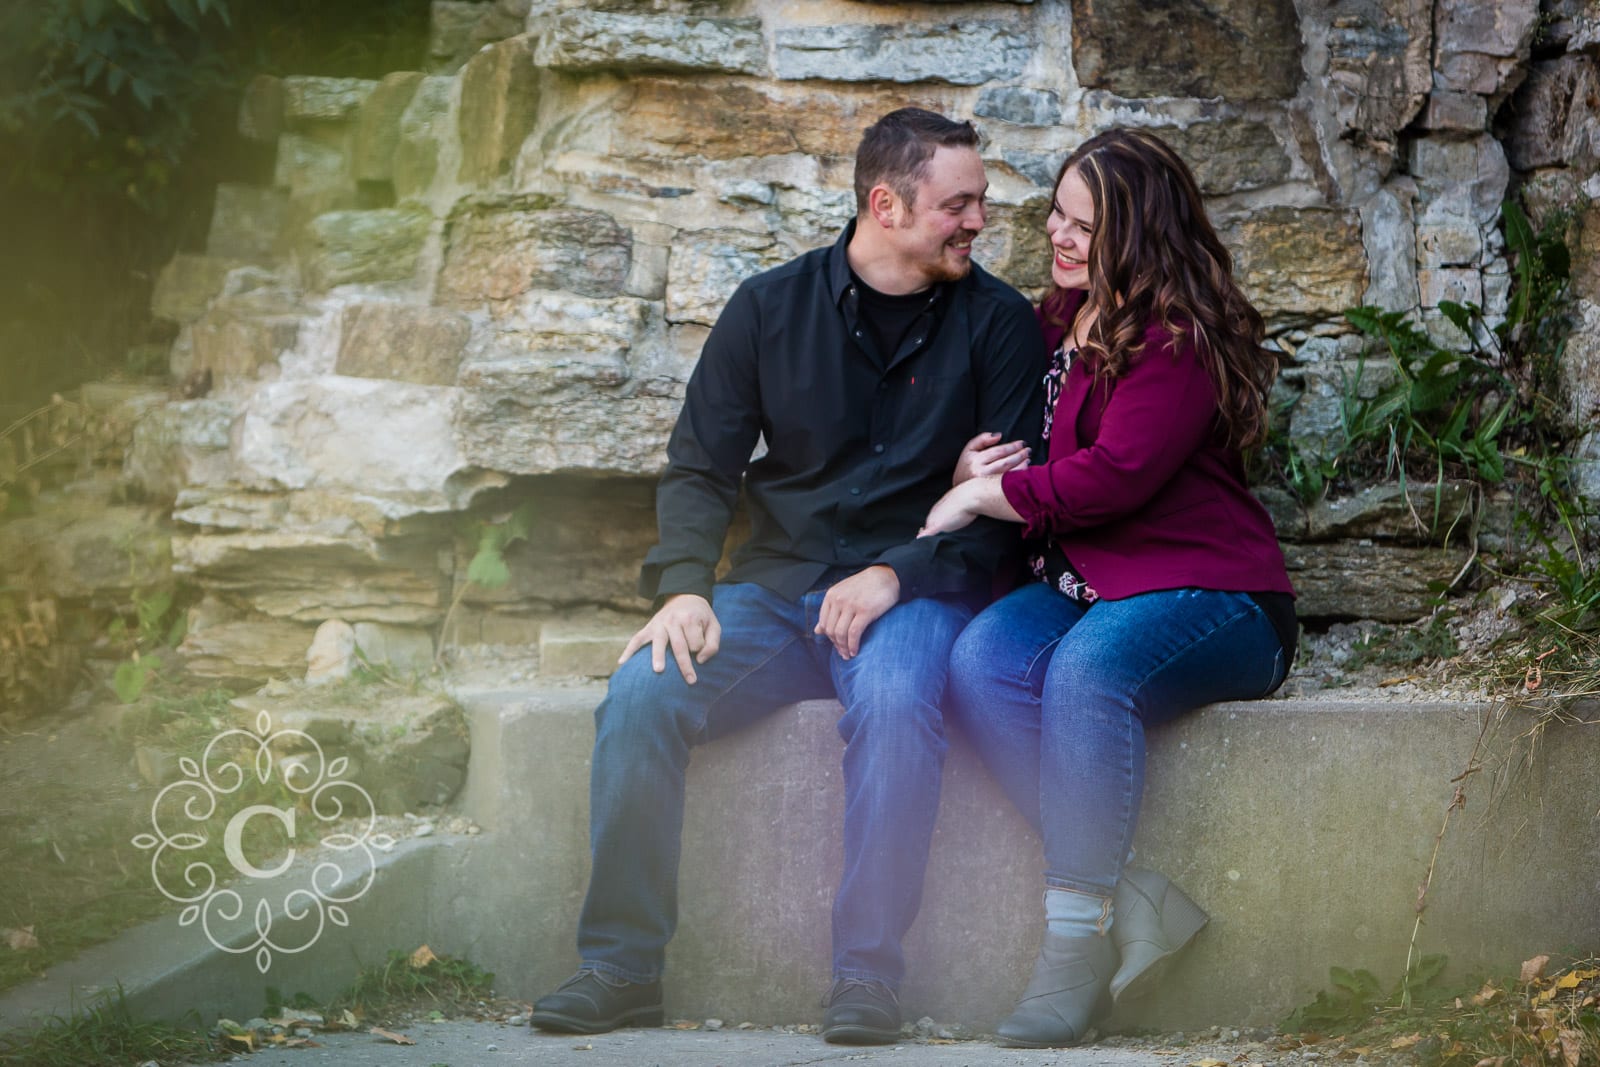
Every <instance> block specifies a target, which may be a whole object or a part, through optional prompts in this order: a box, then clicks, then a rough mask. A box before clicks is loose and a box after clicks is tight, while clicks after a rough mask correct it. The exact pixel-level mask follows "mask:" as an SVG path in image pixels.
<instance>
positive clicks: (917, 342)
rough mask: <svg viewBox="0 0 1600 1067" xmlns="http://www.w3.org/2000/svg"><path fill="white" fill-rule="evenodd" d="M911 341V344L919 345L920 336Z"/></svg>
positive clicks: (920, 341)
mask: <svg viewBox="0 0 1600 1067" xmlns="http://www.w3.org/2000/svg"><path fill="white" fill-rule="evenodd" d="M911 343H912V344H913V345H920V344H921V343H922V338H920V337H919V338H917V339H916V340H915V341H912V342H911Z"/></svg>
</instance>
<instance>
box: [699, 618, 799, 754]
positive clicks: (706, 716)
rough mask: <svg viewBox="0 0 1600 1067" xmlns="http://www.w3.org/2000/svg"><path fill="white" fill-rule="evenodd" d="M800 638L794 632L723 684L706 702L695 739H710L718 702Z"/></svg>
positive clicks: (702, 741) (701, 740)
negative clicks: (758, 660)
mask: <svg viewBox="0 0 1600 1067" xmlns="http://www.w3.org/2000/svg"><path fill="white" fill-rule="evenodd" d="M798 640H799V638H798V637H796V636H794V635H793V634H791V635H789V636H788V637H787V638H785V639H784V641H783V643H782V644H779V645H777V646H776V647H774V648H773V649H772V651H771V652H770V653H769V654H768V655H767V656H766V657H765V658H763V659H762V660H761V661H760V662H759V663H752V664H751V665H750V668H749V669H748V670H746V671H745V672H744V673H743V674H741V675H739V676H738V677H737V678H735V679H733V680H732V681H731V682H729V683H728V684H727V685H725V686H723V687H722V692H720V693H718V694H717V695H716V696H714V697H712V698H711V699H710V700H708V701H707V702H706V704H705V711H704V713H703V714H702V715H701V716H700V721H699V722H698V723H696V724H695V731H694V736H695V739H696V741H697V743H700V744H704V743H705V742H706V741H708V740H709V737H708V736H707V731H708V730H709V729H710V726H711V712H712V711H713V710H714V709H715V708H716V706H717V705H718V704H720V703H722V700H723V698H725V697H726V696H727V695H728V694H729V693H731V692H733V691H734V690H735V689H737V688H739V686H741V685H743V684H744V682H745V679H747V678H749V677H750V676H751V675H752V674H754V673H756V672H757V671H759V670H760V669H761V668H763V667H765V666H766V665H767V664H769V663H771V662H772V661H773V660H775V659H777V658H778V656H779V655H781V654H782V653H783V652H785V651H787V650H788V649H789V647H790V646H791V645H793V644H795V643H796V642H797V641H798Z"/></svg>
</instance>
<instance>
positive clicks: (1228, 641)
mask: <svg viewBox="0 0 1600 1067" xmlns="http://www.w3.org/2000/svg"><path fill="white" fill-rule="evenodd" d="M1285 670H1286V664H1285V662H1284V654H1283V647H1282V645H1281V644H1280V642H1279V640H1278V636H1277V632H1276V631H1275V630H1274V629H1273V627H1272V624H1271V622H1269V621H1268V619H1267V617H1266V615H1265V614H1264V613H1263V612H1262V611H1261V609H1260V607H1258V606H1257V605H1256V603H1255V601H1254V600H1252V599H1251V598H1250V597H1249V596H1248V595H1246V594H1244V593H1223V592H1214V591H1211V590H1203V589H1176V590H1169V591H1164V592H1157V593H1145V594H1142V595H1140V596H1134V597H1129V598H1128V599H1126V600H1102V601H1099V602H1096V603H1095V604H1094V605H1093V606H1091V607H1085V606H1083V605H1082V604H1081V603H1080V602H1078V601H1075V600H1072V599H1070V598H1068V597H1066V596H1063V595H1062V594H1061V593H1059V592H1057V591H1056V590H1054V589H1052V588H1050V587H1049V586H1047V585H1045V584H1044V583H1042V582H1034V583H1031V584H1029V585H1027V586H1024V587H1023V588H1021V589H1018V590H1016V591H1015V592H1013V593H1011V594H1010V595H1009V596H1007V597H1005V598H1004V599H1003V600H1000V601H999V602H998V603H995V604H992V605H990V606H989V607H988V608H987V609H985V610H984V611H983V612H982V613H980V614H979V615H978V617H977V618H976V619H974V620H972V625H971V626H969V627H967V629H966V632H965V633H963V634H962V635H961V639H960V640H959V641H957V642H956V647H955V651H954V653H953V659H952V662H951V673H950V698H949V701H948V707H949V711H950V716H951V718H952V719H954V720H956V721H957V722H959V724H960V726H961V728H962V729H963V731H964V732H965V733H966V734H967V735H968V737H970V738H971V739H972V743H973V745H974V747H976V748H977V750H978V754H979V756H980V757H981V758H982V759H983V762H984V764H985V765H986V766H987V767H988V768H989V770H990V772H991V773H993V774H994V776H995V777H996V778H997V779H998V780H999V782H1000V784H1001V786H1002V787H1003V788H1004V789H1005V791H1006V793H1007V795H1008V796H1010V798H1011V800H1012V802H1013V803H1014V804H1016V806H1017V809H1018V810H1019V811H1021V812H1022V814H1023V815H1024V816H1026V817H1027V819H1028V821H1029V822H1031V823H1032V824H1033V826H1034V828H1035V829H1036V830H1038V831H1039V834H1040V836H1041V837H1042V838H1043V840H1044V859H1045V884H1046V885H1047V886H1049V887H1051V888H1055V889H1070V890H1075V891H1077V892H1080V893H1089V894H1092V895H1094V896H1099V897H1109V896H1111V894H1112V890H1113V889H1114V888H1115V886H1116V883H1117V876H1118V875H1119V874H1120V873H1121V871H1122V864H1123V862H1124V861H1125V860H1126V859H1127V856H1128V853H1129V850H1130V849H1131V848H1132V846H1133V832H1134V827H1135V824H1136V823H1137V822H1138V817H1139V803H1140V800H1141V799H1142V798H1143V796H1144V764H1145V748H1144V731H1145V728H1146V727H1148V726H1156V725H1159V724H1160V723H1163V722H1167V721H1169V720H1171V719H1174V718H1176V717H1178V716H1179V715H1182V714H1183V713H1184V712H1187V711H1192V710H1193V709H1195V708H1198V707H1200V706H1201V705H1202V704H1209V703H1211V702H1212V701H1217V700H1241V699H1249V698H1252V697H1259V696H1265V695H1266V694H1267V693H1270V692H1271V691H1272V690H1273V689H1275V688H1276V687H1277V686H1278V684H1279V683H1280V682H1282V681H1283V675H1284V672H1285Z"/></svg>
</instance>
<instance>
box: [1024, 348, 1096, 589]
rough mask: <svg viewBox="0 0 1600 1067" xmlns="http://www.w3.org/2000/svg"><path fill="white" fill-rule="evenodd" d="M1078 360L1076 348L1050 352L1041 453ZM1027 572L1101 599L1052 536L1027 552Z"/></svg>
mask: <svg viewBox="0 0 1600 1067" xmlns="http://www.w3.org/2000/svg"><path fill="white" fill-rule="evenodd" d="M1076 358H1078V350H1077V349H1076V348H1068V347H1067V346H1066V345H1065V344H1060V345H1057V346H1056V350H1055V351H1054V352H1052V353H1050V366H1049V368H1048V369H1047V370H1046V371H1045V374H1044V439H1043V441H1042V442H1041V443H1040V452H1041V454H1048V453H1049V450H1050V431H1051V430H1052V429H1053V428H1054V425H1055V417H1056V403H1057V402H1058V401H1059V400H1060V399H1061V386H1062V383H1063V382H1065V381H1066V380H1067V371H1068V370H1069V369H1070V368H1071V367H1072V361H1073V360H1074V359H1076ZM1028 570H1029V571H1030V572H1031V573H1032V574H1033V577H1034V579H1035V580H1036V581H1041V582H1045V583H1047V584H1049V585H1050V586H1051V587H1052V588H1054V589H1055V590H1057V591H1058V592H1060V593H1062V594H1064V595H1066V596H1068V597H1070V598H1072V599H1073V600H1080V601H1082V602H1083V603H1085V604H1092V603H1094V602H1095V601H1096V600H1099V599H1100V596H1099V594H1097V593H1096V592H1095V591H1094V590H1093V589H1091V588H1090V587H1089V583H1088V582H1086V581H1084V580H1083V575H1081V574H1079V573H1078V572H1077V570H1076V569H1074V568H1073V566H1072V561H1071V560H1069V559H1067V554H1066V553H1065V552H1063V551H1062V550H1061V546H1060V545H1059V544H1058V543H1057V542H1056V540H1055V538H1053V537H1045V538H1043V539H1041V540H1039V541H1035V542H1034V543H1033V545H1032V551H1030V552H1029V553H1028Z"/></svg>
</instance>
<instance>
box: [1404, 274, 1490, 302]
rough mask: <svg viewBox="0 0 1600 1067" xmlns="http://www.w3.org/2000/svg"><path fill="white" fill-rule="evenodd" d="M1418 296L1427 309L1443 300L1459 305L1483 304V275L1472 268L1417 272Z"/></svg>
mask: <svg viewBox="0 0 1600 1067" xmlns="http://www.w3.org/2000/svg"><path fill="white" fill-rule="evenodd" d="M1417 296H1418V299H1420V300H1421V302H1422V306H1423V307H1425V308H1433V307H1438V306H1439V302H1440V301H1441V300H1453V301H1455V302H1456V303H1458V304H1478V305H1480V306H1482V304H1483V275H1482V274H1480V273H1479V272H1478V271H1476V270H1474V269H1472V268H1470V267H1439V268H1435V269H1419V270H1418V271H1417Z"/></svg>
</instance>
